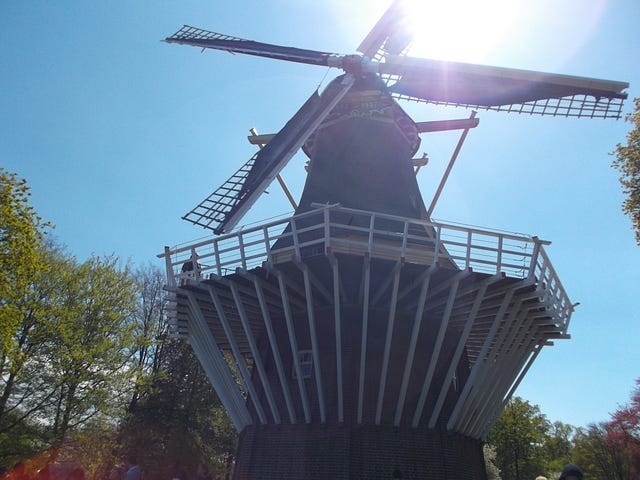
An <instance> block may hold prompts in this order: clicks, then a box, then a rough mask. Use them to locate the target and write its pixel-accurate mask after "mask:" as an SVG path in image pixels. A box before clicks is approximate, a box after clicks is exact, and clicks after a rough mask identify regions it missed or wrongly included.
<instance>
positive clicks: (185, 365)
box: [121, 339, 236, 478]
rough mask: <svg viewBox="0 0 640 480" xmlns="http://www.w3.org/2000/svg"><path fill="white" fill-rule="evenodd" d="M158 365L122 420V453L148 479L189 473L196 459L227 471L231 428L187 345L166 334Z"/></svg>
mask: <svg viewBox="0 0 640 480" xmlns="http://www.w3.org/2000/svg"><path fill="white" fill-rule="evenodd" d="M159 364H160V369H159V370H158V371H157V372H156V374H155V375H154V378H153V381H152V384H151V388H150V389H149V391H148V393H147V394H145V395H144V396H141V397H140V399H139V401H138V402H137V403H136V405H135V408H134V409H133V410H132V411H131V412H130V414H129V416H128V419H127V421H126V422H125V423H124V424H123V428H122V432H121V443H122V449H123V453H122V456H123V457H124V456H127V455H133V456H135V457H136V458H137V459H138V461H139V462H140V464H141V465H143V468H144V470H145V472H146V475H147V476H149V477H150V478H164V477H165V476H166V474H167V473H172V471H173V470H174V469H175V470H176V472H173V473H174V476H177V477H180V478H182V475H185V476H187V477H194V476H195V474H196V471H197V468H198V465H200V464H202V465H206V466H207V467H208V468H209V469H210V470H211V472H212V473H214V474H216V475H221V476H224V474H225V473H229V472H230V471H231V466H232V462H233V454H234V452H235V443H236V432H235V429H234V427H233V425H232V424H231V421H230V420H229V418H228V416H227V414H226V412H225V411H224V408H223V407H222V405H221V402H220V400H219V399H218V397H217V395H216V394H215V392H214V390H213V388H212V387H211V384H210V383H209V381H208V379H207V377H206V376H205V375H204V372H203V371H202V368H201V366H200V364H199V363H198V360H197V359H196V357H195V355H194V354H193V352H192V351H191V347H190V346H189V345H188V344H187V343H186V342H183V341H181V340H170V339H167V340H166V341H165V345H164V348H163V354H162V357H161V358H160V359H159ZM178 473H180V475H178ZM167 478H173V477H171V476H169V477H167Z"/></svg>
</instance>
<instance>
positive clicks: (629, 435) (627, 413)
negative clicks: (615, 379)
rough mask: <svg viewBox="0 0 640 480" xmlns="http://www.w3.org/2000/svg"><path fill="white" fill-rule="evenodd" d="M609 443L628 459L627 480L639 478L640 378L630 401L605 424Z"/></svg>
mask: <svg viewBox="0 0 640 480" xmlns="http://www.w3.org/2000/svg"><path fill="white" fill-rule="evenodd" d="M605 428H606V431H607V438H608V441H609V443H610V444H611V445H612V446H613V447H614V448H615V450H616V451H619V452H622V453H623V454H624V455H625V457H626V458H627V459H628V463H629V465H628V467H629V475H630V477H629V478H639V477H640V378H638V379H637V380H636V388H635V390H634V391H633V393H632V395H631V401H630V402H629V403H628V404H627V405H625V406H622V407H620V408H618V409H617V410H616V411H615V412H614V413H613V415H612V419H611V420H610V421H609V422H607V423H606V424H605Z"/></svg>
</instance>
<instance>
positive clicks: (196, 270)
mask: <svg viewBox="0 0 640 480" xmlns="http://www.w3.org/2000/svg"><path fill="white" fill-rule="evenodd" d="M191 267H192V268H193V275H194V277H195V279H196V280H200V276H201V272H200V262H198V252H196V249H195V248H193V247H192V248H191Z"/></svg>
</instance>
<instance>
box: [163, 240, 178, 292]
mask: <svg viewBox="0 0 640 480" xmlns="http://www.w3.org/2000/svg"><path fill="white" fill-rule="evenodd" d="M164 268H165V269H166V270H167V285H169V286H170V287H175V286H176V277H175V276H174V274H173V265H172V264H171V249H170V248H169V247H164Z"/></svg>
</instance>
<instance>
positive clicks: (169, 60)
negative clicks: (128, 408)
mask: <svg viewBox="0 0 640 480" xmlns="http://www.w3.org/2000/svg"><path fill="white" fill-rule="evenodd" d="M423 3H424V4H425V7H423V9H422V11H420V12H417V13H416V14H415V15H414V17H415V18H416V19H417V20H418V21H417V24H418V26H419V28H420V29H421V31H423V32H425V33H429V35H426V36H425V38H424V39H422V40H421V42H423V43H422V44H421V45H417V46H416V48H415V49H414V50H413V52H412V53H413V54H416V55H418V54H420V55H429V56H432V57H435V56H438V57H444V58H447V59H450V60H458V61H468V62H478V63H485V64H490V65H497V66H504V67H513V68H524V69H528V70H541V71H551V72H555V73H563V74H570V75H580V76H591V77H596V78H602V79H611V80H620V81H627V82H629V83H630V84H631V87H630V88H629V90H628V92H629V95H630V97H631V98H633V97H634V96H640V63H639V61H638V59H639V58H640V30H639V29H638V22H639V21H640V2H638V1H637V0H530V1H522V2H520V1H516V0H512V1H509V2H504V1H503V2H490V1H486V2H477V1H476V2H475V4H476V5H475V7H474V6H473V5H474V2H471V6H464V3H465V2H449V3H452V4H454V5H455V7H454V9H453V10H452V11H441V10H440V9H439V7H438V5H439V4H440V3H441V2H437V4H436V3H435V2H434V3H433V4H431V2H427V1H424V2H423ZM387 5H388V1H386V0H368V1H365V0H361V1H350V2H344V1H339V0H328V1H324V2H307V1H302V0H274V1H269V2H265V1H255V0H247V1H244V2H222V1H215V0H213V1H195V0H183V1H168V0H163V1H157V0H154V1H151V0H138V1H134V2H132V1H128V0H127V1H125V0H112V1H109V2H81V1H71V0H68V1H61V2H50V1H38V0H31V1H11V0H9V1H4V2H2V3H1V4H0V49H1V50H0V51H1V54H0V92H1V94H0V164H1V165H2V166H4V167H5V168H6V169H8V170H9V171H14V172H17V173H18V174H19V175H20V176H22V177H24V178H26V179H27V180H28V181H29V184H30V186H31V188H32V202H33V204H34V205H35V207H36V208H37V210H38V211H39V212H40V214H41V215H42V216H43V217H44V218H45V219H47V220H50V221H52V222H53V223H55V224H56V226H57V228H56V230H55V235H56V236H57V237H58V239H59V240H60V241H61V242H62V243H65V244H66V245H68V247H69V251H70V252H72V253H74V254H75V255H76V256H78V258H80V259H85V258H87V257H88V256H90V255H91V254H92V253H95V254H97V255H104V254H110V253H115V254H117V255H119V256H120V257H121V258H122V259H123V262H125V261H127V260H129V261H131V262H133V263H135V264H136V265H142V264H145V263H147V262H152V263H156V264H158V265H161V263H160V261H159V260H158V259H156V257H155V256H156V254H157V253H159V252H161V251H162V248H163V246H164V245H174V244H177V243H182V242H185V241H189V240H193V239H195V238H198V237H201V236H205V235H207V234H208V233H207V231H204V230H202V229H200V228H198V227H195V226H192V225H191V224H189V223H187V222H185V221H183V220H181V219H180V217H181V216H182V215H183V214H184V213H185V212H186V211H188V210H190V209H191V208H192V207H193V206H194V205H196V204H197V203H198V202H199V201H200V200H201V199H202V198H204V197H205V196H206V195H208V194H209V193H210V192H211V191H212V190H214V189H215V188H216V187H217V186H218V185H219V184H221V183H222V182H223V181H224V180H225V179H226V178H227V177H228V176H230V175H231V174H232V173H233V172H234V171H235V170H236V169H237V168H238V167H239V166H240V164H241V163H243V162H245V161H246V160H247V159H248V158H249V157H250V156H251V155H252V154H253V152H254V148H255V147H252V146H251V145H249V144H248V143H247V141H246V135H247V133H248V129H249V128H251V127H256V128H257V129H258V131H259V132H260V133H272V132H275V131H277V130H279V129H280V128H281V126H282V125H283V124H284V122H285V121H286V120H288V118H289V117H290V116H291V115H292V114H293V113H294V112H295V111H296V110H297V108H298V107H299V106H300V105H301V104H302V102H303V101H304V100H305V99H306V98H307V97H308V96H309V95H310V94H311V92H312V91H313V90H314V89H315V88H316V87H317V86H318V85H321V86H325V85H326V84H327V82H328V81H329V80H330V79H331V78H333V77H334V76H335V75H337V74H338V73H339V72H334V71H327V70H326V69H324V68H319V67H311V66H303V65H295V64H286V63H284V62H276V61H269V60H266V59H258V58H253V57H242V56H239V55H230V54H226V53H220V52H206V53H204V54H201V53H200V51H199V50H198V49H195V48H190V47H181V46H177V45H169V44H166V43H161V42H160V40H161V39H163V38H165V37H166V36H169V35H170V34H172V33H173V32H175V31H176V30H178V29H179V28H180V27H181V26H182V25H183V24H190V25H194V26H198V27H202V28H205V29H208V30H214V31H219V32H223V33H227V34H230V35H234V36H239V37H243V38H249V39H253V40H262V41H266V42H271V43H279V44H284V45H291V46H297V47H303V48H304V47H306V48H312V49H318V50H324V51H334V52H341V53H352V52H353V51H355V48H356V47H357V45H358V44H359V43H360V41H361V39H362V38H363V37H364V35H365V34H366V33H367V32H368V31H369V29H370V28H371V26H372V25H373V24H374V23H375V21H376V20H377V18H378V17H379V16H380V15H381V14H382V12H383V11H384V10H385V8H386V7H387ZM478 5H481V6H482V8H477V6H478ZM631 106H632V103H631V101H629V102H628V103H627V106H626V109H625V111H630V109H631ZM403 107H404V108H405V109H406V110H407V111H408V112H409V113H411V115H412V116H413V118H414V119H415V120H417V121H425V120H434V119H444V118H466V117H468V116H469V114H470V112H469V111H466V110H463V109H459V108H458V109H440V108H435V107H427V106H425V105H418V104H411V105H403ZM478 117H479V118H480V126H479V127H478V128H476V129H475V130H473V131H471V132H470V134H469V136H468V138H467V141H466V143H465V145H464V148H463V150H462V152H461V154H460V157H459V159H458V163H457V164H456V166H455V168H454V170H453V173H452V175H451V177H450V180H449V183H448V184H447V187H446V189H445V191H444V193H443V195H442V197H441V199H440V201H439V203H438V205H437V207H436V209H435V212H434V217H435V218H436V219H439V220H443V221H455V222H462V223H465V224H472V225H478V226H482V227H487V228H497V229H503V230H509V231H515V232H522V233H528V234H532V235H538V236H539V237H541V238H543V239H545V240H550V241H551V242H552V244H551V245H550V246H549V247H548V248H547V252H548V253H549V255H550V257H551V260H552V262H553V264H554V266H555V268H556V270H557V271H558V273H559V276H560V279H561V281H562V282H563V284H564V286H565V288H566V290H567V292H568V294H569V296H570V298H571V300H572V301H573V302H580V303H581V305H580V306H579V307H578V308H577V310H576V312H575V314H574V316H573V319H572V323H571V326H570V329H569V331H570V333H571V335H572V337H573V338H572V340H569V341H559V342H556V345H555V346H554V347H552V348H545V349H544V350H543V352H542V353H541V354H540V356H539V357H538V360H537V362H536V364H534V366H533V367H532V369H531V370H530V372H529V374H528V376H527V377H526V379H525V381H524V382H523V383H522V384H521V386H520V388H519V389H518V391H517V394H518V395H521V396H522V397H524V398H526V399H528V400H530V401H532V402H534V403H537V404H539V405H540V407H541V409H542V411H543V412H544V413H546V414H547V416H548V417H549V418H550V419H551V420H561V421H563V422H566V423H571V424H573V425H586V424H588V423H589V422H594V421H602V420H606V419H607V418H608V414H609V413H610V412H612V411H613V410H615V408H616V407H617V405H618V404H620V403H623V402H626V401H627V400H628V398H629V394H630V392H631V390H632V388H633V385H634V379H635V378H637V377H640V348H639V347H640V314H639V313H638V307H637V305H638V290H639V287H638V285H639V284H640V273H639V272H640V268H639V267H640V247H638V246H636V245H635V243H634V238H633V233H632V231H631V227H630V221H629V219H628V218H626V217H625V216H623V214H622V213H621V210H620V204H621V202H622V200H623V196H622V194H621V191H620V187H619V184H618V181H617V173H616V172H615V171H614V170H613V169H612V168H611V167H610V163H611V161H612V157H611V156H609V152H611V151H612V150H613V149H614V147H615V145H616V143H618V142H623V141H624V139H625V134H626V132H627V131H628V130H629V129H630V125H629V124H627V123H624V122H622V121H613V120H607V121H604V120H589V119H566V118H551V117H530V116H523V115H517V114H506V113H493V112H485V111H480V112H479V113H478ZM458 135H459V133H453V134H447V133H441V134H426V135H423V141H422V146H421V149H420V153H421V152H422V151H425V152H427V153H428V154H429V157H430V163H429V165H428V166H427V167H426V168H424V169H423V170H422V171H421V172H420V174H419V182H420V184H421V188H422V192H423V195H424V197H425V201H426V203H429V202H430V200H431V197H432V195H433V191H434V186H435V185H436V184H437V181H438V180H439V178H440V176H441V174H442V171H443V170H444V167H445V165H446V163H447V161H448V159H449V155H450V154H451V152H452V150H453V148H454V146H455V143H456V141H457V138H458ZM304 161H305V157H303V156H302V155H299V156H297V157H296V158H294V159H293V161H292V162H291V163H290V164H289V166H288V167H287V169H285V171H284V172H283V174H284V177H285V180H286V181H287V182H288V184H289V186H290V187H291V189H292V190H293V191H294V192H295V193H296V194H299V192H300V190H301V186H302V183H303V180H304V169H303V166H304ZM269 192H270V193H269V195H264V196H263V197H262V198H261V200H260V201H259V203H258V204H257V205H256V207H255V208H254V209H253V211H252V212H250V215H249V216H248V217H247V218H246V221H256V220H260V219H265V218H267V217H270V216H272V215H274V214H278V213H284V212H286V211H287V210H288V209H289V208H288V206H287V202H286V199H285V197H284V195H283V194H282V193H281V192H280V191H279V189H278V187H277V186H276V185H273V186H272V187H271V188H270V189H269Z"/></svg>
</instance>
